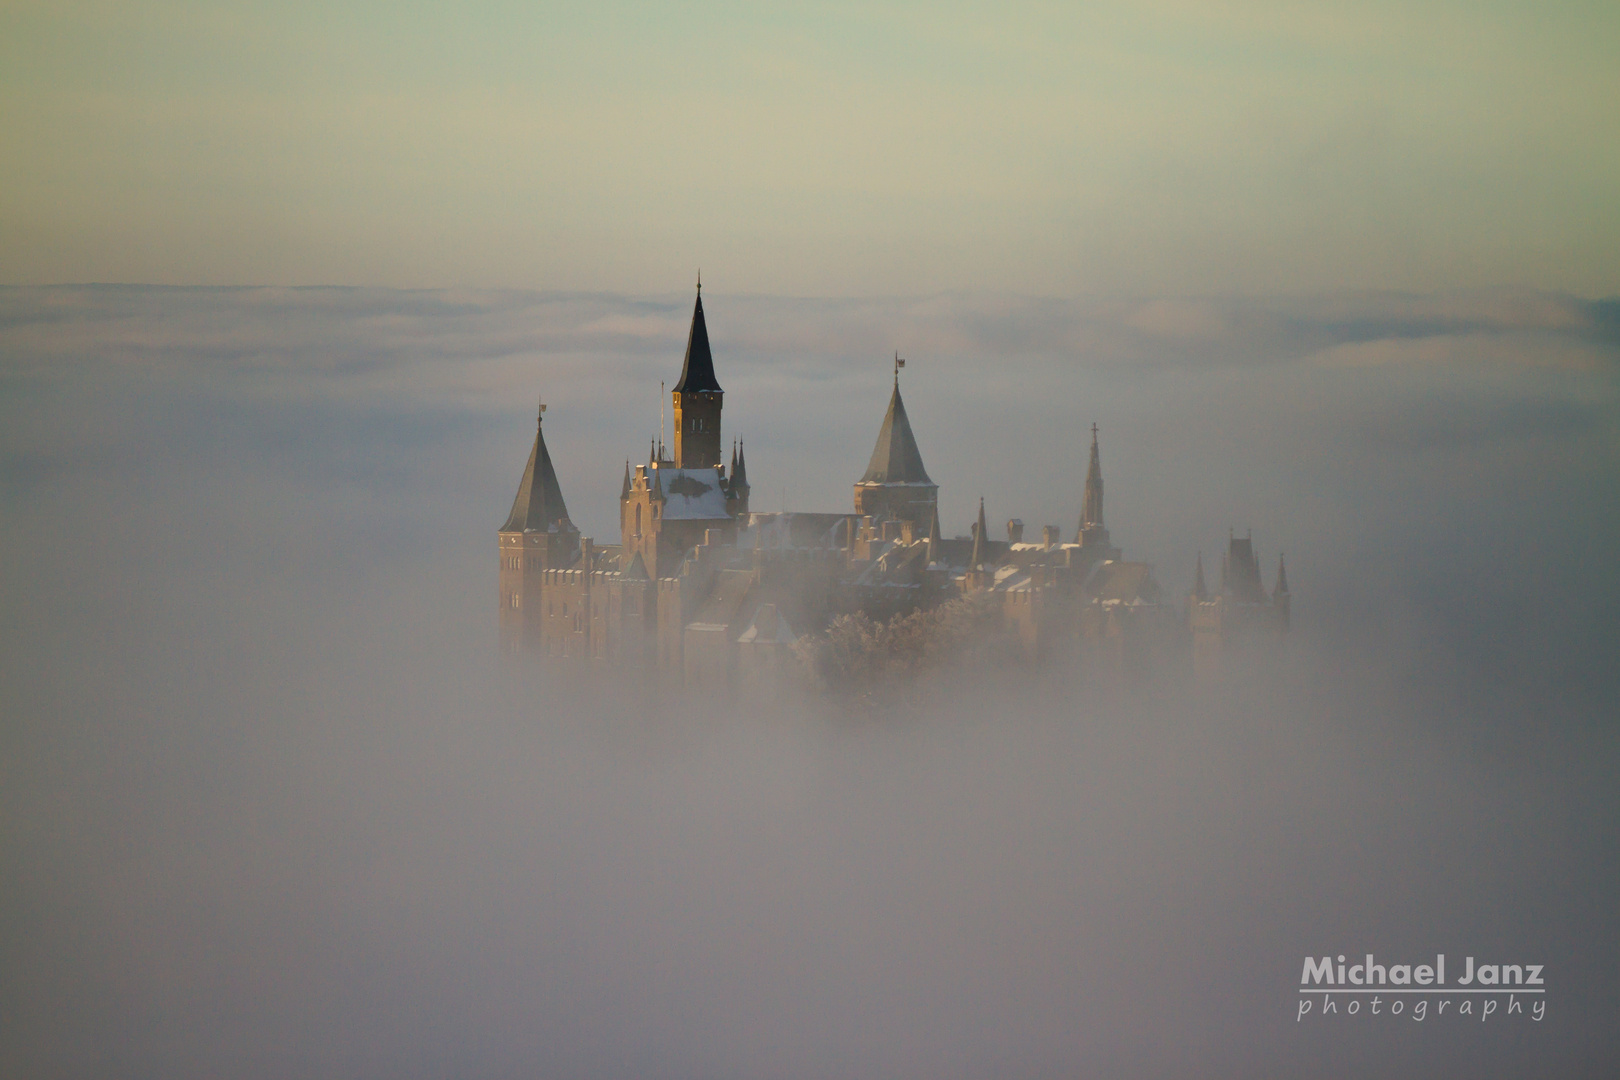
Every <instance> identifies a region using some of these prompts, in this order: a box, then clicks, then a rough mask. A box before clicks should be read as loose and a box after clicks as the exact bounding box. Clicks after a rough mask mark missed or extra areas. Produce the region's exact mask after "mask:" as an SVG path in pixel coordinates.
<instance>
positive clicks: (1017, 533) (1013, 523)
mask: <svg viewBox="0 0 1620 1080" xmlns="http://www.w3.org/2000/svg"><path fill="white" fill-rule="evenodd" d="M1023 542H1024V523H1023V521H1022V520H1020V519H1018V518H1009V519H1008V521H1007V543H1009V544H1022V543H1023Z"/></svg>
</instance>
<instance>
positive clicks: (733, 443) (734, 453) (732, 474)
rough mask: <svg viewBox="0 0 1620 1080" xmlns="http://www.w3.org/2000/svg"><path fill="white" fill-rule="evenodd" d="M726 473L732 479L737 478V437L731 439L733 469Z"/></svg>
mask: <svg viewBox="0 0 1620 1080" xmlns="http://www.w3.org/2000/svg"><path fill="white" fill-rule="evenodd" d="M726 475H727V476H729V477H731V478H732V479H736V476H737V440H736V439H732V440H731V471H730V472H728V473H727V474H726Z"/></svg>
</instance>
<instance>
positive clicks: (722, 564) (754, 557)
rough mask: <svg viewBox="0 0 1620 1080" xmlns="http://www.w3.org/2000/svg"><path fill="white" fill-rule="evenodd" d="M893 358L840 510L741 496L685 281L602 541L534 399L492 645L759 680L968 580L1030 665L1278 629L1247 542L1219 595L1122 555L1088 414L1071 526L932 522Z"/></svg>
mask: <svg viewBox="0 0 1620 1080" xmlns="http://www.w3.org/2000/svg"><path fill="white" fill-rule="evenodd" d="M903 364H904V361H903V360H901V359H900V358H899V356H898V354H897V355H896V357H895V374H894V386H893V390H892V391H891V393H890V396H889V407H888V411H887V412H886V413H885V414H884V417H883V424H882V426H881V428H880V429H879V431H878V436H877V443H876V445H875V446H874V448H873V450H872V457H871V461H870V462H869V463H868V465H867V469H866V472H865V473H864V474H863V475H862V476H861V478H860V479H859V480H857V481H856V482H855V484H854V508H853V511H852V512H850V513H790V512H782V513H755V512H752V511H750V509H749V483H748V464H747V454H746V448H745V447H744V446H743V445H742V444H741V443H740V442H738V443H734V444H733V445H732V447H731V456H730V461H729V464H728V463H726V462H723V461H722V460H721V458H722V451H723V447H724V444H723V442H722V436H721V430H722V429H721V414H722V410H723V408H724V405H725V391H724V390H723V389H722V388H721V386H720V382H719V379H718V378H717V376H716V374H715V368H714V357H713V354H712V352H711V350H710V348H709V333H708V326H707V323H706V321H705V319H704V313H703V294H702V285H701V284H700V285H699V286H698V295H697V300H696V302H695V304H694V305H693V310H692V324H691V330H690V332H689V333H688V335H687V342H686V355H685V358H684V360H683V362H682V366H681V374H680V379H679V380H678V381H677V382H676V383H675V386H674V388H673V389H672V390H671V392H670V393H671V399H672V400H671V405H672V411H673V418H674V430H673V436H674V446H673V453H671V452H670V451H669V449H667V448H666V447H665V446H664V445H663V444H662V442H661V441H659V440H655V441H654V442H653V443H652V444H651V446H650V447H649V451H648V456H647V460H646V463H645V464H641V465H636V466H634V467H633V468H632V466H631V464H630V462H629V461H626V462H625V469H624V481H623V484H622V486H621V488H620V491H619V542H618V543H617V544H598V543H596V542H595V541H594V540H593V539H592V538H591V537H587V536H581V535H580V532H579V530H578V529H577V528H576V527H575V526H574V524H573V522H572V521H571V520H570V519H569V516H568V509H567V506H566V505H565V503H564V501H563V494H562V488H561V485H560V484H559V483H558V482H557V474H556V470H555V469H554V467H553V466H552V461H551V453H550V451H549V449H548V448H547V446H546V440H545V428H544V420H545V406H544V405H542V406H541V407H540V412H539V415H538V418H537V420H536V430H535V437H534V445H533V447H532V449H531V450H530V451H529V459H528V463H527V464H526V465H525V466H524V470H523V479H522V481H521V483H520V484H519V486H518V492H517V496H516V498H514V499H513V501H512V511H511V513H510V514H509V515H508V517H507V519H506V523H505V524H504V525H502V526H501V528H500V531H499V538H498V543H499V549H500V618H499V631H500V640H501V646H502V649H503V651H504V652H507V653H514V654H515V653H523V652H529V651H532V652H538V653H541V654H544V655H549V656H560V657H575V658H579V659H592V660H599V661H604V662H607V663H609V664H629V665H635V666H637V667H638V668H640V669H643V670H646V669H648V668H652V669H656V670H658V671H660V672H663V673H665V675H666V677H667V676H670V675H673V676H675V677H676V678H677V679H678V680H679V681H680V682H683V683H685V684H688V685H697V686H711V687H713V686H724V687H741V686H750V685H763V686H768V685H769V684H770V683H771V682H772V680H774V679H776V678H777V677H778V676H779V675H780V674H781V673H782V672H783V671H784V670H786V669H787V668H789V667H790V666H791V665H792V664H794V663H795V658H794V653H793V649H792V646H793V645H794V642H795V641H796V640H798V639H799V637H800V636H801V635H805V634H814V633H817V632H818V631H820V630H821V629H822V628H824V627H825V626H826V625H827V624H828V622H829V620H831V619H832V618H833V617H834V616H836V615H839V614H850V613H854V612H862V613H865V614H866V615H867V616H869V617H870V618H872V619H876V620H883V619H888V618H892V617H894V616H898V615H903V614H907V613H909V612H913V611H917V610H926V609H930V608H933V607H937V606H938V605H940V604H942V603H944V602H945V601H947V600H950V599H953V598H956V597H962V596H976V597H979V598H980V600H981V601H982V602H983V603H985V604H987V605H988V607H989V609H990V610H991V611H992V612H993V613H994V616H995V619H994V621H995V624H996V626H997V627H998V628H999V630H1000V632H1001V633H1002V634H1004V635H1005V639H1006V641H1007V642H1008V643H1009V644H1010V645H1011V646H1012V647H1013V648H1014V649H1015V650H1016V651H1017V652H1018V653H1019V654H1021V655H1022V656H1023V657H1024V658H1025V659H1027V660H1028V661H1029V662H1032V663H1043V662H1053V661H1058V662H1079V663H1083V664H1085V665H1086V666H1087V667H1088V668H1089V669H1091V670H1094V671H1095V672H1096V673H1097V674H1098V675H1099V676H1100V677H1105V678H1113V679H1120V678H1130V677H1132V676H1133V675H1144V674H1147V673H1150V672H1153V671H1158V670H1164V669H1166V668H1174V667H1177V666H1186V667H1189V668H1190V669H1191V670H1193V671H1195V672H1197V673H1199V674H1201V675H1211V674H1218V673H1219V672H1220V671H1221V670H1222V667H1223V662H1224V658H1225V657H1226V656H1228V655H1229V653H1230V652H1231V651H1232V650H1233V649H1235V648H1240V647H1242V646H1243V644H1244V643H1246V642H1250V641H1254V640H1257V639H1260V640H1264V639H1268V638H1275V637H1276V636H1278V635H1280V634H1282V633H1284V632H1285V631H1286V630H1287V628H1288V621H1289V606H1290V596H1289V592H1288V578H1287V573H1286V570H1285V569H1284V567H1283V564H1282V561H1281V556H1279V558H1278V568H1277V578H1276V584H1275V587H1274V588H1273V589H1272V590H1271V591H1270V592H1269V593H1268V592H1267V590H1266V589H1265V587H1264V585H1263V583H1262V581H1261V574H1260V565H1259V560H1258V556H1257V554H1256V553H1255V551H1254V547H1253V544H1252V541H1251V540H1250V539H1247V538H1245V539H1238V538H1237V537H1236V536H1235V534H1234V535H1233V536H1232V537H1230V538H1229V541H1228V550H1227V552H1226V555H1225V557H1224V558H1223V561H1222V570H1221V584H1220V588H1219V589H1218V590H1215V591H1211V590H1209V589H1208V588H1207V587H1206V584H1205V581H1204V572H1203V559H1202V556H1201V555H1200V556H1199V557H1198V559H1197V563H1196V569H1195V585H1194V587H1193V590H1192V592H1191V593H1190V594H1189V595H1188V596H1187V597H1185V599H1184V602H1183V603H1181V604H1176V603H1173V602H1171V601H1170V599H1169V598H1167V597H1166V596H1165V595H1164V594H1163V593H1162V591H1161V589H1160V587H1159V585H1158V582H1157V581H1156V580H1155V579H1154V576H1153V570H1152V567H1151V566H1149V565H1148V564H1147V563H1142V562H1131V561H1127V560H1125V559H1124V558H1123V553H1122V552H1121V551H1120V549H1119V548H1117V547H1115V546H1114V545H1113V543H1112V541H1111V540H1110V538H1109V534H1108V529H1107V528H1106V527H1105V526H1104V524H1103V480H1102V463H1101V456H1100V451H1099V448H1098V439H1097V436H1098V432H1097V427H1096V425H1095V424H1093V425H1092V429H1091V459H1090V462H1089V464H1088V466H1087V469H1086V479H1085V486H1084V491H1083V494H1082V498H1081V505H1080V515H1079V523H1078V527H1077V528H1076V530H1075V537H1074V540H1073V541H1072V542H1065V541H1064V540H1063V539H1062V535H1061V530H1060V529H1059V528H1058V527H1057V526H1055V525H1047V526H1045V527H1044V528H1042V530H1041V535H1040V538H1039V540H1038V541H1037V540H1034V539H1031V540H1026V539H1025V537H1024V525H1023V522H1022V521H1020V520H1018V519H1016V518H1015V519H1013V520H1010V521H1008V522H1007V538H1006V539H1005V540H992V539H991V538H990V535H989V530H988V528H987V523H986V521H985V512H984V501H983V499H981V500H980V501H979V515H978V521H977V522H976V523H975V525H974V527H973V530H972V534H971V535H970V536H964V537H954V538H951V539H946V538H944V537H942V536H941V535H940V527H939V506H938V503H939V486H938V485H937V484H935V483H934V481H933V480H932V479H931V478H930V477H929V475H928V472H927V470H926V468H925V467H924V465H923V459H922V453H921V451H920V450H919V449H918V446H917V440H916V437H915V436H914V435H913V433H912V429H911V421H910V418H909V417H908V416H907V415H906V406H905V402H904V400H903V399H902V398H901V395H900V368H901V367H902V366H903ZM1187 661H1190V663H1187Z"/></svg>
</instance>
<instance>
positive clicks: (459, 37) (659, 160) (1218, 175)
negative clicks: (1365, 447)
mask: <svg viewBox="0 0 1620 1080" xmlns="http://www.w3.org/2000/svg"><path fill="white" fill-rule="evenodd" d="M1617 47H1620V8H1616V7H1615V6H1614V5H1613V4H1595V3H1594V4H1567V5H1559V6H1557V7H1555V8H1552V9H1548V8H1547V7H1545V6H1541V5H1506V4H1425V5H1422V6H1421V7H1418V8H1415V9H1414V7H1413V6H1412V5H1405V4H1393V3H1392V4H1378V5H1354V6H1352V5H1342V4H1341V5H1331V6H1313V7H1311V8H1310V9H1308V10H1304V9H1299V8H1297V6H1290V5H1210V4H1191V3H1185V4H1183V3H1173V2H1159V3H1148V4H1135V3H1133V4H1117V5H1113V4H1094V5H1055V4H1054V5H1018V6H1015V7H1010V8H1002V9H998V12H997V14H996V15H994V16H993V17H992V16H988V15H986V14H984V13H983V12H982V11H981V10H978V9H977V8H972V7H969V6H966V5H940V4H929V5H922V4H918V5H897V4H885V5H865V4H862V5H802V6H786V5H784V6H769V7H765V6H761V5H743V4H736V5H730V4H705V5H697V6H686V5H682V6H669V5H657V4H645V5H625V4H619V5H611V6H606V5H599V6H592V7H590V8H588V9H587V8H579V7H563V6H560V5H550V4H503V3H479V4H466V5H443V6H434V5H424V4H381V3H377V4H343V5H337V6H333V5H327V4H313V3H310V4H299V3H291V4H278V5H273V6H249V5H227V6H221V5H213V4H188V3H144V4H138V5H127V4H112V3H73V4H67V5H62V4H46V3H35V2H30V0H21V2H18V3H13V4H9V5H7V6H6V10H5V12H4V14H0V110H3V113H0V119H3V122H0V132H3V134H0V169H3V170H4V173H5V175H6V176H7V178H8V179H7V183H6V184H5V185H3V187H0V281H6V282H10V283H14V284H27V283H48V282H89V281H119V282H153V283H166V284H211V285H219V284H267V285H311V284H358V285H393V286H411V287H458V286H459V287H485V286H498V287H518V288H544V289H567V290H576V291H577V290H585V291H591V290H609V291H617V292H631V293H637V292H640V293H647V292H664V291H667V290H669V289H671V288H674V287H677V286H678V285H679V284H684V283H686V282H688V281H690V280H691V278H692V276H693V274H694V273H695V271H696V268H697V267H698V266H700V265H701V266H702V267H703V268H704V269H705V271H706V273H707V275H708V278H709V280H710V282H711V283H712V284H713V285H715V286H716V287H718V288H721V289H723V290H727V291H731V292H735V293H753V294H760V293H766V294H788V295H812V296H847V295H863V294H873V293H879V294H901V295H917V294H921V293H928V292H932V291H935V290H941V289H974V290H1006V291H1012V292H1022V293H1029V294H1034V295H1042V296H1064V295H1075V294H1081V293H1104V294H1155V295H1157V294H1164V293H1171V294H1199V295H1207V294H1215V295H1228V294H1236V293H1267V292H1278V291H1284V292H1312V291H1332V290H1339V289H1347V288H1348V289H1391V288H1392V289H1409V290H1411V289H1416V290H1425V291H1427V290H1447V289H1459V288H1479V287H1494V286H1522V287H1529V288H1538V289H1551V290H1559V291H1566V292H1570V293H1573V294H1576V295H1580V296H1587V297H1600V296H1608V295H1614V294H1615V293H1617V292H1620V269H1617V268H1616V263H1615V261H1614V259H1613V258H1612V253H1613V252H1614V251H1615V250H1616V249H1617V247H1620V203H1617V201H1616V200H1615V199H1614V198H1613V192H1614V191H1615V190H1620V107H1617V106H1616V102H1617V101H1620V66H1617V65H1615V64H1614V62H1613V56H1614V55H1615V52H1616V49H1617Z"/></svg>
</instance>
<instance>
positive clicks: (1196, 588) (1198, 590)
mask: <svg viewBox="0 0 1620 1080" xmlns="http://www.w3.org/2000/svg"><path fill="white" fill-rule="evenodd" d="M1193 598H1194V599H1196V600H1207V599H1209V589H1207V588H1206V587H1205V586H1204V553H1203V552H1202V551H1200V552H1199V553H1198V565H1197V567H1196V568H1195V569H1194V571H1193Z"/></svg>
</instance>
